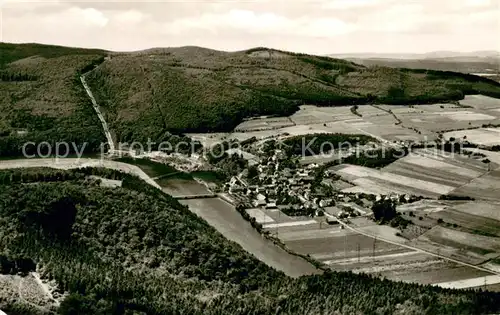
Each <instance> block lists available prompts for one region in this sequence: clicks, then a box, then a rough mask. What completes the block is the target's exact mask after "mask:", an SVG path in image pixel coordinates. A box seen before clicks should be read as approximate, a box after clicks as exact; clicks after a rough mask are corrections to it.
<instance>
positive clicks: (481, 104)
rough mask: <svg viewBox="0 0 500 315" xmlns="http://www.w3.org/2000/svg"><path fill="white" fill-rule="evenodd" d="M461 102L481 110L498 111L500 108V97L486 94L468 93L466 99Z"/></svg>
mask: <svg viewBox="0 0 500 315" xmlns="http://www.w3.org/2000/svg"><path fill="white" fill-rule="evenodd" d="M460 104H461V105H465V106H470V107H473V108H475V109H479V110H493V111H498V110H499V109H500V99H497V98H493V97H488V96H484V95H466V96H465V97H464V99H463V100H461V101H460Z"/></svg>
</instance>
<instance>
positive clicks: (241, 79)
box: [0, 43, 500, 156]
mask: <svg viewBox="0 0 500 315" xmlns="http://www.w3.org/2000/svg"><path fill="white" fill-rule="evenodd" d="M0 53H1V54H0V56H1V57H0V92H1V94H0V95H1V96H0V111H1V113H2V114H1V115H0V156H16V155H21V153H22V148H23V144H25V143H27V142H34V143H35V146H33V145H30V147H28V148H27V149H28V151H29V152H28V154H31V153H33V151H34V149H35V147H36V145H37V144H40V143H42V142H43V141H47V142H48V143H49V144H55V143H56V142H58V141H59V142H60V141H66V142H75V144H76V149H73V148H72V152H74V151H76V150H81V149H82V148H83V149H84V151H85V152H86V153H89V152H96V151H99V150H100V147H99V146H100V144H101V142H103V141H104V140H105V137H104V135H103V134H102V131H101V129H102V128H101V125H100V122H99V120H98V119H97V117H96V115H95V112H94V111H93V108H92V106H91V103H90V100H89V99H88V97H87V95H86V93H85V91H84V89H83V87H82V86H81V83H80V82H79V78H78V77H79V75H80V74H81V73H83V72H87V71H89V70H93V71H90V73H88V75H87V82H88V84H89V86H90V87H91V90H92V92H93V94H94V96H95V97H96V99H97V102H98V104H99V106H100V107H101V111H102V112H103V115H104V116H105V119H106V120H107V122H108V124H109V126H110V129H111V133H112V136H113V139H114V140H115V141H117V142H122V143H123V142H128V143H131V142H133V141H138V142H141V143H147V142H148V140H151V141H153V142H156V143H160V142H162V141H169V142H173V143H174V144H175V143H178V142H179V141H184V140H185V139H187V138H186V137H185V136H183V133H186V132H214V131H231V130H233V128H234V127H235V126H237V125H238V124H239V123H241V122H242V121H243V119H244V118H248V117H253V116H260V115H276V116H287V115H290V114H292V113H294V112H295V111H297V109H298V108H299V106H300V105H302V104H314V105H318V106H341V105H349V106H352V107H351V108H352V109H353V112H355V113H356V110H355V108H356V107H355V106H356V105H357V104H367V103H368V104H372V103H387V104H417V103H434V102H450V101H457V100H460V99H462V98H463V97H464V95H466V94H484V95H489V96H493V97H500V83H498V82H495V81H492V80H489V79H486V78H480V77H476V76H473V75H465V74H460V73H454V72H444V71H423V70H422V71H421V70H411V69H394V68H387V67H369V68H367V67H365V66H362V65H359V64H355V63H352V62H349V61H346V60H341V59H335V58H329V57H323V56H312V55H306V54H297V53H292V52H285V51H278V50H273V49H268V48H255V49H250V50H246V51H240V52H231V53H229V52H222V51H215V50H210V49H205V48H200V47H180V48H166V49H151V50H147V51H143V52H136V53H114V52H108V51H103V50H95V49H94V50H93V49H79V48H68V47H59V46H46V45H39V44H6V43H0ZM96 65H99V66H98V67H97V68H95V66H96ZM94 68H95V69H94ZM189 141H190V140H189V139H188V142H189ZM84 143H86V145H85V146H84ZM45 147H47V146H45ZM153 149H155V148H153ZM46 150H47V149H46V148H45V149H44V148H43V145H42V152H44V153H45V152H46Z"/></svg>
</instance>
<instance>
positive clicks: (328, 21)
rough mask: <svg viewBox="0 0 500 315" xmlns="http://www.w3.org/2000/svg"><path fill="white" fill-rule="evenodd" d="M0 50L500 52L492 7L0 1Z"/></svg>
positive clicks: (499, 3)
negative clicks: (31, 46) (1, 46)
mask: <svg viewBox="0 0 500 315" xmlns="http://www.w3.org/2000/svg"><path fill="white" fill-rule="evenodd" d="M0 9H1V11H0V12H1V16H0V25H1V33H0V40H1V41H4V42H14V43H22V42H38V43H45V44H57V45H65V46H78V47H95V48H104V49H108V50H114V51H132V50H141V49H147V48H151V47H177V46H186V45H194V46H203V47H208V48H213V49H219V50H227V51H235V50H243V49H248V48H251V47H271V48H276V49H283V50H289V51H297V52H305V53H314V54H343V53H362V52H371V53H424V52H430V51H464V52H466V51H477V50H500V40H499V38H500V0H289V1H286V0H247V1H236V0H233V1H231V0H220V1H210V0H205V1H203V0H198V1H192V0H191V1H190V0H177V1H175V0H156V1H118V0H103V1H73V0H59V1H58V0H45V1H42V0H31V1H22V0H0Z"/></svg>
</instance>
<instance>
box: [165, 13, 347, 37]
mask: <svg viewBox="0 0 500 315" xmlns="http://www.w3.org/2000/svg"><path fill="white" fill-rule="evenodd" d="M164 30H165V32H167V33H170V34H183V33H186V32H191V31H208V32H211V33H223V32H225V31H227V30H239V31H243V32H245V33H251V34H264V33H265V34H275V35H303V36H312V37H331V36H336V35H340V34H346V33H349V32H351V31H352V30H354V27H353V26H352V25H349V24H347V23H345V22H344V21H342V20H340V19H337V18H333V17H316V18H308V17H301V18H297V19H290V18H287V17H285V16H281V15H277V14H275V13H271V12H264V13H255V12H253V11H250V10H239V9H234V10H230V11H227V12H224V13H208V14H203V15H201V16H200V17H188V18H182V19H178V20H175V21H173V22H170V23H167V24H166V25H165V28H164Z"/></svg>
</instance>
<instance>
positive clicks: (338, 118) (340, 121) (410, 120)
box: [187, 95, 500, 146]
mask: <svg viewBox="0 0 500 315" xmlns="http://www.w3.org/2000/svg"><path fill="white" fill-rule="evenodd" d="M461 102H462V101H461ZM463 102H465V103H464V105H456V104H451V103H444V104H430V105H376V106H371V105H358V108H357V110H356V112H357V113H358V114H359V116H358V115H355V114H354V113H353V111H352V106H337V107H318V106H314V105H302V106H300V107H299V110H298V111H297V112H295V113H294V114H292V115H291V116H289V117H272V118H267V117H264V118H256V119H252V120H247V121H245V122H243V123H241V124H240V125H238V127H237V128H235V130H234V132H232V133H203V134H192V133H191V134H187V135H188V136H189V137H191V138H193V139H194V140H198V141H200V142H201V143H202V144H203V145H205V146H211V145H213V144H214V143H217V142H220V141H222V140H224V139H237V140H240V141H242V140H246V139H249V138H251V137H256V138H257V139H266V138H271V137H286V136H299V135H306V134H312V133H345V134H360V133H361V134H366V135H369V136H372V137H374V138H376V139H379V140H382V141H390V142H392V141H404V140H411V141H424V140H435V139H437V136H438V132H443V131H449V130H459V129H471V128H480V127H482V126H483V125H485V124H500V101H499V100H497V99H493V98H489V97H486V96H481V95H479V96H478V95H470V96H467V97H466V98H465V99H464V101H463ZM471 103H475V104H476V105H475V107H473V106H472V105H469V104H471ZM497 103H498V108H496V107H494V106H497V105H496V104H497ZM483 104H489V105H483ZM484 106H486V107H487V108H489V109H488V110H485V109H483V107H484ZM398 119H399V120H400V121H401V123H399V121H398ZM490 129H491V128H489V129H486V130H483V129H479V130H478V131H475V130H466V131H459V132H458V133H457V134H456V135H462V133H464V135H465V134H467V135H469V133H470V137H471V139H476V138H481V139H483V141H486V142H488V143H489V142H492V141H493V142H492V143H494V141H495V139H494V136H495V129H492V130H490ZM476 135H477V137H476ZM450 136H453V133H451V132H450V134H446V135H445V138H447V137H450ZM485 136H488V137H485ZM455 137H457V136H455ZM484 139H486V140H484ZM488 139H489V140H488ZM479 144H481V143H479Z"/></svg>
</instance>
